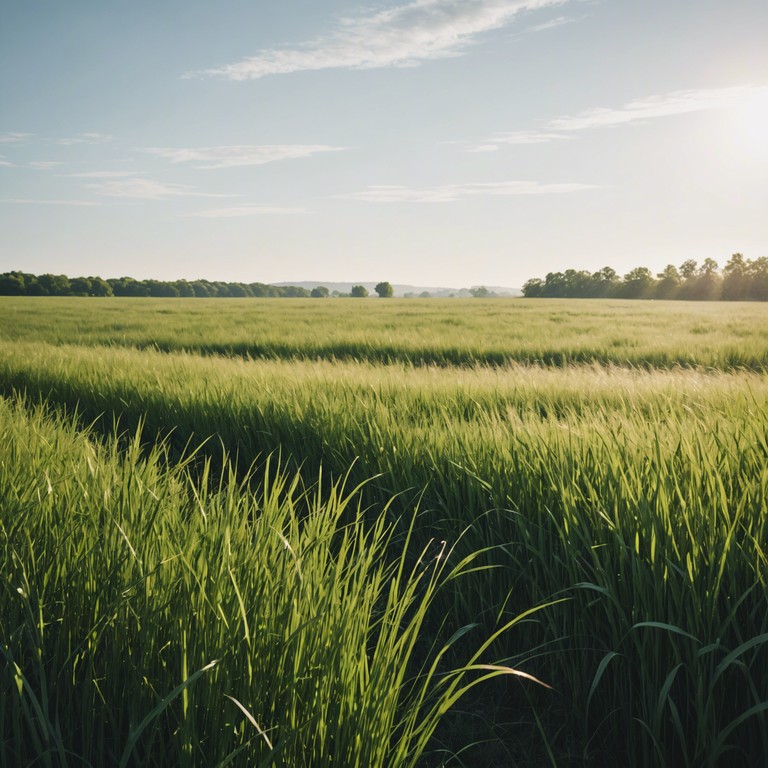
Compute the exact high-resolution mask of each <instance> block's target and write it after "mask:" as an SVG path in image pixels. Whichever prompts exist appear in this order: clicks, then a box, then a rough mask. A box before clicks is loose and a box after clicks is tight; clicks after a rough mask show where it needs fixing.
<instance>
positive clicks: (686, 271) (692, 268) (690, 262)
mask: <svg viewBox="0 0 768 768" xmlns="http://www.w3.org/2000/svg"><path fill="white" fill-rule="evenodd" d="M697 271H698V264H697V263H696V261H695V260H694V259H686V260H685V261H684V262H683V263H682V264H681V265H680V277H682V278H683V280H690V279H691V278H692V277H694V276H695V275H696V272H697Z"/></svg>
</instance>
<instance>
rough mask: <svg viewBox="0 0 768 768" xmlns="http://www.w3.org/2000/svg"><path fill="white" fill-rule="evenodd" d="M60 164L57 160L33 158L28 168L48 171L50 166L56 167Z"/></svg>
mask: <svg viewBox="0 0 768 768" xmlns="http://www.w3.org/2000/svg"><path fill="white" fill-rule="evenodd" d="M59 165H62V163H61V162H60V161H58V160H33V161H32V162H31V163H30V164H29V167H30V168H34V169H35V170H36V171H50V170H51V168H56V167H57V166H59Z"/></svg>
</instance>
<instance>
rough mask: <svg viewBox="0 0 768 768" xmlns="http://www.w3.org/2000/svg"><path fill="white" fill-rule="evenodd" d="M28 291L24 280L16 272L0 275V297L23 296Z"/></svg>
mask: <svg viewBox="0 0 768 768" xmlns="http://www.w3.org/2000/svg"><path fill="white" fill-rule="evenodd" d="M26 291H27V288H26V285H25V283H24V278H23V277H22V276H21V275H19V274H17V273H15V272H6V273H5V274H3V275H0V296H23V295H24V294H25V293H26Z"/></svg>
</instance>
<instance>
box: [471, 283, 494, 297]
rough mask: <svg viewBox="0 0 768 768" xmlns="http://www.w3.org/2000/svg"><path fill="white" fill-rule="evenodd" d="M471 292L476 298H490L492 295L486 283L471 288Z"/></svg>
mask: <svg viewBox="0 0 768 768" xmlns="http://www.w3.org/2000/svg"><path fill="white" fill-rule="evenodd" d="M469 292H470V293H471V294H472V295H473V296H474V297H475V298H476V299H485V298H488V296H490V295H491V292H490V291H489V290H488V289H487V288H486V287H485V286H484V285H480V286H478V287H477V288H470V289H469Z"/></svg>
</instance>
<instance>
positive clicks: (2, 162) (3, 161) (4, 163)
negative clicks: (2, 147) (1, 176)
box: [0, 155, 15, 168]
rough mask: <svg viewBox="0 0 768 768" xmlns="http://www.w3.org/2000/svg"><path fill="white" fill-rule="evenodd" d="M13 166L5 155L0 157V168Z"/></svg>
mask: <svg viewBox="0 0 768 768" xmlns="http://www.w3.org/2000/svg"><path fill="white" fill-rule="evenodd" d="M14 167H15V166H14V164H13V163H12V162H11V161H10V160H8V159H7V158H6V157H5V155H0V168H14Z"/></svg>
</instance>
